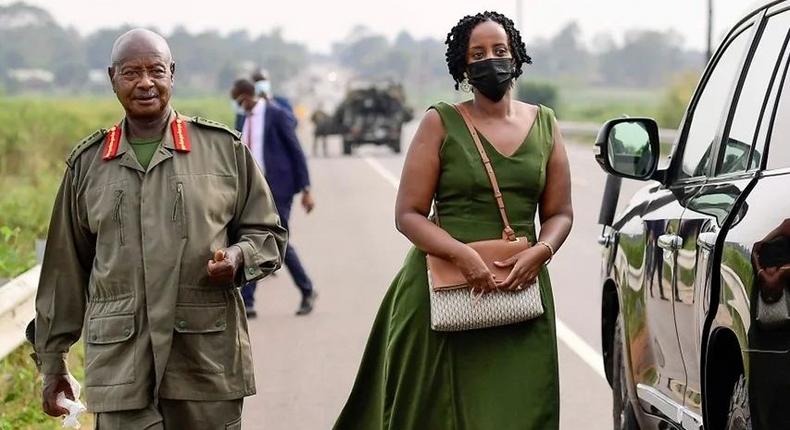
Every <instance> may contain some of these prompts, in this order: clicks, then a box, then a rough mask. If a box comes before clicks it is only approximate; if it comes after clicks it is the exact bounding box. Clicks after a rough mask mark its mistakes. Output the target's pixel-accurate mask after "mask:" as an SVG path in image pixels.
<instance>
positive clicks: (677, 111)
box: [658, 72, 700, 128]
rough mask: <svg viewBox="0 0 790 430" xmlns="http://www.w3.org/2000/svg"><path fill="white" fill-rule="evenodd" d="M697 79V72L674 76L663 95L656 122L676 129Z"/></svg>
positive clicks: (698, 76) (692, 93)
mask: <svg viewBox="0 0 790 430" xmlns="http://www.w3.org/2000/svg"><path fill="white" fill-rule="evenodd" d="M699 78H700V75H699V73H697V72H686V73H682V74H680V75H677V76H675V78H674V79H673V80H672V83H671V84H670V85H669V87H667V89H666V91H665V93H664V97H663V99H662V101H661V105H660V107H659V111H658V121H659V123H661V125H662V126H663V127H667V128H677V127H678V126H679V125H680V121H681V120H682V119H683V114H684V113H685V112H686V107H687V106H688V104H689V101H691V96H692V95H694V90H695V89H696V88H697V82H698V81H699Z"/></svg>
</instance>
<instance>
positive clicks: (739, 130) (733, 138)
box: [717, 12, 790, 174]
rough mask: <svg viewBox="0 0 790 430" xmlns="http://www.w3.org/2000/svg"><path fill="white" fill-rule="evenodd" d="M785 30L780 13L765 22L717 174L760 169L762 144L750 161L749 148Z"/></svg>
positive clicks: (788, 24) (787, 20)
mask: <svg viewBox="0 0 790 430" xmlns="http://www.w3.org/2000/svg"><path fill="white" fill-rule="evenodd" d="M788 29H790V13H788V12H785V13H781V14H778V15H774V16H773V17H771V18H769V19H768V23H767V25H766V27H765V30H764V31H763V34H762V36H761V37H760V42H759V44H758V46H757V50H756V51H755V53H754V57H753V58H752V62H751V65H750V66H749V71H748V72H747V74H746V79H745V80H744V83H743V89H742V90H741V93H740V95H739V96H738V106H737V107H736V110H735V116H734V117H733V119H732V124H731V127H730V133H729V136H728V138H727V139H726V140H725V141H724V146H723V148H722V152H721V154H722V156H721V159H720V160H719V164H718V168H717V173H718V174H727V173H735V172H740V171H744V170H747V169H753V168H756V167H757V166H759V165H760V160H761V158H762V152H763V149H762V143H759V144H758V145H756V146H755V148H756V151H755V153H754V154H753V155H752V156H751V158H750V155H751V146H752V145H753V143H754V141H755V136H756V134H757V130H758V128H759V126H760V121H761V113H762V112H763V108H764V107H765V106H766V103H767V101H766V99H767V98H768V95H769V93H770V91H771V90H770V88H769V87H770V85H771V82H772V81H771V78H772V77H773V76H774V74H775V72H776V70H777V69H778V67H779V66H780V65H781V63H780V61H779V57H780V55H781V54H782V49H783V48H784V47H785V46H786V44H785V41H786V39H787V34H788ZM766 117H767V115H766Z"/></svg>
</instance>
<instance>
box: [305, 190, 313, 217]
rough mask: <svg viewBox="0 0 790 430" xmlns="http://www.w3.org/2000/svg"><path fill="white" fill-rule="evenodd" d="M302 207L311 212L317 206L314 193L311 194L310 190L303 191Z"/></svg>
mask: <svg viewBox="0 0 790 430" xmlns="http://www.w3.org/2000/svg"><path fill="white" fill-rule="evenodd" d="M302 207H303V208H304V211H305V212H307V213H310V212H312V211H313V209H314V208H315V200H313V195H312V194H310V191H307V190H305V191H303V192H302Z"/></svg>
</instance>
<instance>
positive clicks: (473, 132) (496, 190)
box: [452, 103, 516, 241]
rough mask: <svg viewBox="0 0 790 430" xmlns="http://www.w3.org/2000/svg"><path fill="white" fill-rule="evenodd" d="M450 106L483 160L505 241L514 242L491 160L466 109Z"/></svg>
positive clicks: (460, 105)
mask: <svg viewBox="0 0 790 430" xmlns="http://www.w3.org/2000/svg"><path fill="white" fill-rule="evenodd" d="M452 106H453V107H454V108H455V110H456V111H457V112H458V113H459V114H460V115H461V118H463V119H464V123H466V128H467V129H468V130H469V134H471V135H472V140H474V142H475V146H476V147H477V152H478V153H479V154H480V159H481V160H483V167H484V168H485V170H486V174H487V175H488V180H489V181H490V182H491V188H492V189H493V190H494V198H495V199H496V204H497V206H498V207H499V215H500V216H501V217H502V224H504V226H505V230H504V232H503V233H504V234H503V235H504V237H505V238H507V240H510V241H513V240H516V232H515V231H514V230H513V227H511V226H510V221H509V220H508V218H507V211H506V210H505V200H504V199H503V198H502V191H500V189H499V182H498V181H497V179H496V173H494V166H492V165H491V159H490V158H488V154H487V153H486V150H485V148H484V147H483V143H482V142H480V136H478V135H477V129H475V125H474V123H473V122H472V118H471V117H470V116H469V114H468V113H467V112H466V108H464V106H463V105H462V104H460V103H459V104H455V105H452Z"/></svg>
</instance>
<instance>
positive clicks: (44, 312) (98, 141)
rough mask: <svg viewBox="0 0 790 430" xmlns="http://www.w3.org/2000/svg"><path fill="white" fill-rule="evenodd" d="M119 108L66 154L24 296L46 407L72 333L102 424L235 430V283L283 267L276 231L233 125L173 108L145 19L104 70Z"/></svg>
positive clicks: (168, 78)
mask: <svg viewBox="0 0 790 430" xmlns="http://www.w3.org/2000/svg"><path fill="white" fill-rule="evenodd" d="M108 73H109V78H110V82H111V84H112V89H113V91H114V92H115V95H116V97H117V98H118V101H119V102H120V104H121V106H123V109H124V111H125V116H124V118H123V120H122V121H120V122H119V123H118V124H116V125H114V126H111V125H110V124H108V127H109V128H108V129H101V130H99V131H97V132H95V133H93V134H91V135H90V136H89V137H87V138H85V139H84V140H83V141H82V142H81V143H80V144H79V145H77V146H76V147H75V148H74V150H73V151H72V152H71V155H69V157H68V159H67V161H66V169H65V174H64V176H63V182H62V183H61V186H60V190H59V191H58V195H57V197H56V199H55V204H54V208H53V211H52V219H51V221H50V224H49V233H48V235H47V246H46V251H45V253H44V262H43V264H42V267H41V277H40V279H39V285H38V291H37V295H36V320H35V354H34V359H35V362H36V365H37V367H38V368H39V370H40V372H41V373H42V375H43V377H44V388H43V393H42V396H43V408H44V412H46V413H47V414H49V415H51V416H55V417H57V416H61V415H65V414H66V413H67V411H66V410H65V409H64V408H63V407H61V406H58V404H57V398H58V395H59V394H60V393H63V394H64V396H65V397H67V398H70V399H72V400H74V393H73V392H72V389H71V386H70V384H69V373H68V368H67V363H66V357H67V355H68V351H69V349H70V348H71V346H72V345H73V344H74V343H75V342H76V341H77V340H78V339H79V338H80V337H81V336H82V337H83V338H84V340H85V381H84V382H85V390H84V392H85V395H86V398H87V406H88V410H89V411H91V412H94V413H96V426H97V428H99V429H101V430H126V429H158V430H162V429H166V430H177V429H218V428H223V429H240V428H241V412H242V403H243V398H244V397H245V396H249V395H252V394H255V379H254V376H253V367H252V350H251V348H250V339H249V334H248V332H247V320H246V318H245V317H244V305H243V302H242V299H241V296H240V294H239V290H238V288H237V287H240V286H241V285H242V284H243V283H245V282H252V281H255V280H258V279H260V278H262V277H264V276H266V275H267V274H269V273H272V272H274V271H275V270H277V269H278V268H279V267H280V264H281V261H282V257H283V253H284V252H285V244H286V241H287V233H286V230H285V229H284V228H283V226H282V225H281V224H280V222H279V217H278V216H277V211H276V209H275V205H274V201H273V199H272V195H271V192H270V191H269V187H268V186H267V184H266V180H265V179H264V177H263V175H261V172H260V170H259V169H258V168H257V166H256V164H255V160H253V158H252V156H251V154H250V153H249V151H247V150H246V149H245V148H244V146H242V144H241V142H240V141H239V135H238V133H237V132H236V131H234V130H233V129H231V128H229V127H227V126H225V125H223V124H219V123H217V122H214V121H210V120H206V119H203V118H197V117H196V118H191V117H187V116H183V115H181V114H180V113H177V112H176V111H175V110H174V109H173V108H172V107H171V105H170V96H171V94H172V88H173V82H174V76H175V62H174V61H173V57H172V55H171V52H170V47H169V46H168V44H167V41H165V39H164V38H162V36H160V35H158V34H156V33H153V32H151V31H149V30H145V29H135V30H131V31H129V32H127V33H125V34H123V35H121V36H120V37H119V38H118V39H116V41H115V43H114V45H113V47H112V54H111V63H110V67H109V69H108Z"/></svg>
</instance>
